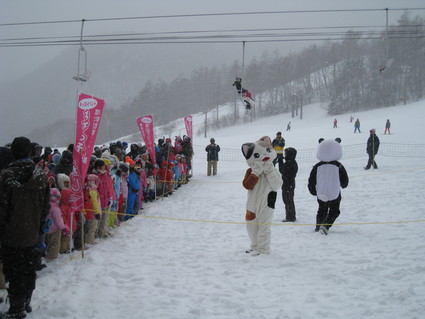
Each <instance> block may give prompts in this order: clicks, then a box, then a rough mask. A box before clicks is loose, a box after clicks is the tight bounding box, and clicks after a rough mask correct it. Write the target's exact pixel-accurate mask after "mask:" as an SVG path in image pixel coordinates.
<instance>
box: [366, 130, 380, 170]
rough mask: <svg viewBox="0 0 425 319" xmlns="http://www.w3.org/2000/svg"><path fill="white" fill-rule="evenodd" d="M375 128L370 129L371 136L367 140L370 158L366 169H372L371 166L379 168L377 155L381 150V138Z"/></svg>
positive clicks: (367, 150)
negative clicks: (376, 160) (376, 159)
mask: <svg viewBox="0 0 425 319" xmlns="http://www.w3.org/2000/svg"><path fill="white" fill-rule="evenodd" d="M375 133H376V132H375V129H371V130H370V136H369V138H368V140H367V146H366V152H367V154H368V155H369V160H368V161H367V165H366V166H365V168H364V169H365V170H368V169H370V167H371V166H373V168H375V169H377V168H378V165H377V164H376V162H375V156H376V154H378V150H379V138H378V136H376V134H375Z"/></svg>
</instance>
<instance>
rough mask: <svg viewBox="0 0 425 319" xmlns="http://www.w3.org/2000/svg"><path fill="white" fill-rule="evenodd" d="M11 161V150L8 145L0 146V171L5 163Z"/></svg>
mask: <svg viewBox="0 0 425 319" xmlns="http://www.w3.org/2000/svg"><path fill="white" fill-rule="evenodd" d="M12 162H13V156H12V151H11V150H10V148H9V147H5V146H1V147H0V171H2V170H3V169H5V168H6V167H7V165H9V164H10V163H12Z"/></svg>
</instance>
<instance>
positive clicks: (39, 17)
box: [0, 0, 425, 82]
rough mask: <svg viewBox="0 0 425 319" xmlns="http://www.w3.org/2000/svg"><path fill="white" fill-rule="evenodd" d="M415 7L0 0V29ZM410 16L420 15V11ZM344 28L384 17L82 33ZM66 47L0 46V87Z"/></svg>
mask: <svg viewBox="0 0 425 319" xmlns="http://www.w3.org/2000/svg"><path fill="white" fill-rule="evenodd" d="M421 7H425V3H424V1H423V0H351V1H346V0H296V1H292V0H291V1H290V0H273V1H272V0H261V1H258V0H233V1H229V0H214V1H203V0H156V1H152V0H121V1H116V0H72V1H69V0H37V1H35V0H1V1H0V24H7V23H22V22H38V21H58V20H81V19H99V18H120V17H136V16H156V15H179V14H203V13H234V12H257V11H260V12H267V11H293V10H327V9H331V10H336V9H384V8H390V9H395V8H421ZM401 13H402V12H401V11H390V16H389V19H390V23H396V21H397V19H398V18H399V16H400V15H401ZM411 14H412V16H415V15H421V16H424V14H425V11H416V12H412V13H411ZM348 25H350V26H356V25H385V12H384V11H381V12H337V13H336V12H332V13H292V14H267V15H242V16H213V17H211V16H210V17H191V18H189V17H188V18H164V19H145V20H130V21H123V20H119V21H107V22H88V23H86V25H85V29H84V34H85V35H90V34H99V33H122V32H166V31H183V30H215V29H250V28H295V27H331V26H348ZM80 28H81V24H80V23H67V24H47V25H21V26H16V25H15V26H0V39H1V40H4V39H10V38H14V37H34V36H36V37H46V36H59V37H63V36H77V35H79V33H80ZM308 44H309V43H302V45H308ZM285 45H286V46H287V48H289V49H290V48H299V47H300V43H292V42H289V43H287V44H285ZM261 46H262V47H263V48H264V49H265V48H268V47H269V46H270V47H271V46H272V45H271V44H268V43H262V44H261ZM68 48H69V47H21V48H4V47H0V69H1V72H0V82H4V81H6V80H12V79H15V78H18V77H21V76H24V75H25V74H27V73H29V72H31V71H33V70H34V69H35V67H37V66H38V65H40V64H41V63H45V62H46V61H48V60H49V59H50V58H52V57H53V56H55V55H58V54H59V53H60V52H61V51H63V50H65V49H68ZM76 50H78V47H76ZM235 58H240V57H235ZM72 63H74V61H72Z"/></svg>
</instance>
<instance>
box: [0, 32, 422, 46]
mask: <svg viewBox="0 0 425 319" xmlns="http://www.w3.org/2000/svg"><path fill="white" fill-rule="evenodd" d="M423 38H425V36H414V35H413V36H397V37H389V39H392V40H406V39H423ZM342 40H347V38H346V37H317V38H292V39H257V40H255V39H251V40H249V42H250V43H273V42H276V43H277V42H314V41H342ZM349 40H382V37H381V36H374V37H370V36H369V37H350V38H349ZM240 42H241V41H240V40H238V39H234V40H231V39H227V40H196V41H195V40H190V41H189V40H174V41H172V40H167V41H166V40H157V41H147V40H136V41H129V40H125V41H120V40H116V39H115V40H112V39H111V40H110V41H99V42H89V41H86V42H85V46H88V45H146V44H232V43H233V44H235V43H240ZM70 45H79V42H78V41H77V42H75V41H73V42H50V43H46V42H32V43H20V44H16V43H0V47H2V48H6V47H9V48H10V47H48V46H70Z"/></svg>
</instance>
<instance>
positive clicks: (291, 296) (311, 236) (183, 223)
mask: <svg viewBox="0 0 425 319" xmlns="http://www.w3.org/2000/svg"><path fill="white" fill-rule="evenodd" d="M350 115H353V117H354V119H356V118H359V119H360V122H361V131H362V133H361V134H358V133H356V134H354V133H353V131H354V122H353V123H350V122H349V116H350ZM424 116H425V101H422V102H418V103H414V104H410V105H406V106H396V107H389V108H383V109H377V110H373V111H368V112H359V113H353V114H346V115H342V116H337V117H336V118H337V119H338V123H339V127H338V128H336V129H334V128H332V126H333V120H334V118H335V117H329V116H327V115H326V112H325V111H324V110H323V109H322V108H321V107H320V105H318V104H315V105H309V106H307V107H305V109H304V119H303V120H299V119H291V118H290V114H282V115H278V116H274V117H270V118H264V119H260V120H258V121H254V122H252V123H249V124H246V125H240V126H236V127H231V128H226V129H223V130H220V131H216V132H208V136H207V137H206V138H204V137H197V136H196V137H195V138H194V144H196V145H204V146H206V145H207V143H208V141H209V138H210V137H214V138H215V140H216V142H217V143H218V144H219V145H220V146H221V147H222V148H223V147H226V148H234V149H240V147H241V145H242V144H243V143H245V142H253V141H256V140H257V139H258V138H260V137H261V136H264V135H269V136H270V137H271V138H274V137H275V134H276V132H277V131H282V133H283V136H284V138H285V140H286V146H287V147H289V146H291V147H294V148H296V149H304V148H316V146H317V140H318V139H319V138H320V137H324V138H335V137H340V138H341V139H342V143H343V144H344V145H350V144H358V143H364V144H365V148H366V140H367V138H368V136H369V133H368V132H369V129H371V128H375V129H376V130H377V133H378V137H379V138H380V140H381V143H399V144H402V143H411V144H425V140H424V136H425V135H424V133H423V129H424V125H423V119H424ZM386 119H390V120H391V122H392V127H391V130H392V132H393V133H394V134H391V135H382V133H383V132H384V126H385V121H386ZM194 121H195V124H196V121H197V118H196V117H194ZM199 121H202V119H201V118H199ZM288 121H292V130H291V131H290V132H286V131H285V129H286V124H287V122H288ZM422 147H423V145H422ZM199 155H200V154H199ZM406 155H407V156H406V157H397V158H394V157H384V156H380V154H379V153H378V155H377V157H376V161H377V163H378V165H379V169H378V170H370V171H365V170H363V167H364V166H365V164H366V162H367V155H366V152H365V153H364V157H359V158H351V159H344V157H343V158H342V160H341V162H342V163H343V164H344V166H345V168H346V170H347V172H348V175H349V178H350V183H349V185H348V188H346V189H345V190H343V191H342V202H341V215H340V217H339V218H338V219H337V221H336V224H335V226H334V227H332V228H331V230H330V233H329V235H328V236H324V235H321V234H320V233H315V232H314V231H313V230H314V225H313V223H314V222H315V215H316V210H317V202H316V198H315V197H313V196H311V195H310V194H309V193H308V190H307V178H308V176H309V173H310V170H311V168H312V166H313V165H314V164H315V162H311V163H300V164H299V172H298V175H297V179H296V182H297V187H296V190H295V205H296V209H297V222H296V223H293V224H287V223H285V224H284V223H282V222H281V220H282V219H283V217H284V208H283V202H282V200H281V197H280V194H279V196H278V203H277V207H276V210H275V216H274V220H273V225H272V243H271V249H272V252H271V254H270V255H260V256H257V257H252V256H250V255H249V254H246V253H245V252H244V251H245V249H246V248H248V247H249V239H248V235H247V232H246V229H245V225H244V216H245V200H246V190H245V189H244V188H243V187H242V185H241V181H242V178H243V176H244V174H245V170H246V169H247V164H246V163H245V161H244V159H243V157H242V154H241V157H240V160H233V161H219V165H218V175H217V176H211V177H207V176H206V161H205V160H204V159H202V158H201V157H200V156H198V155H197V154H195V158H194V176H193V178H192V179H191V182H190V183H189V184H188V185H185V186H183V187H181V188H180V189H179V190H178V191H176V192H175V194H174V195H173V196H169V197H168V198H164V200H159V201H156V202H155V203H148V204H147V205H146V206H145V209H144V210H143V213H142V214H141V215H139V216H137V217H136V218H133V219H132V220H130V221H128V222H126V223H124V224H122V225H121V226H120V227H119V228H117V229H115V230H114V231H113V234H114V236H113V237H112V238H110V239H108V240H105V241H100V242H98V243H97V244H96V245H95V246H94V247H92V248H91V249H89V250H88V251H86V255H85V258H84V259H82V258H81V256H80V254H77V253H74V254H73V255H63V256H61V257H60V258H59V259H57V260H55V261H53V262H49V263H48V267H47V268H46V269H44V270H42V271H41V272H40V273H39V278H38V281H37V288H36V290H35V292H34V298H33V303H32V304H33V309H34V312H33V314H32V318H40V319H50V318H52V319H53V318H96V319H97V318H102V319H116V318H126V319H133V318H134V319H141V318H143V319H144V318H146V319H160V318H161V319H162V318H164V319H170V318H175V319H177V318H178V319H213V318H214V319H235V318H243V319H250V318H252V319H254V318H255V319H262V318H264V319H271V318H276V319H277V318H291V319H292V318H294V319H295V318H302V319H309V318H312V319H313V318H314V319H317V318H345V319H348V318H353V319H354V318H355V319H358V318H374V319H375V318H382V319H384V318H403V319H408V318H417V319H419V318H423V315H424V313H425V304H424V296H425V254H424V250H425V243H424V226H425V195H424V194H425V193H424V190H423V189H422V187H423V185H424V180H425V161H424V158H415V157H409V156H408V155H409V154H406Z"/></svg>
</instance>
